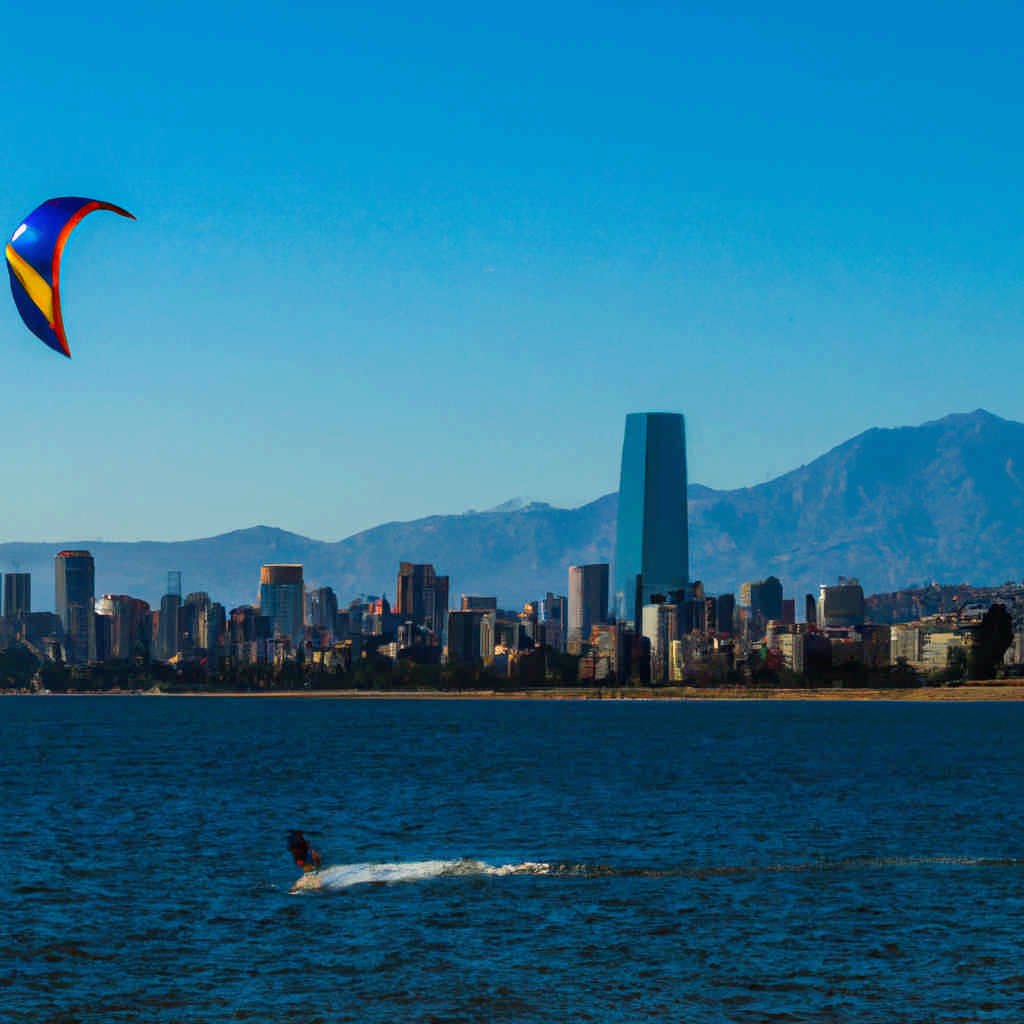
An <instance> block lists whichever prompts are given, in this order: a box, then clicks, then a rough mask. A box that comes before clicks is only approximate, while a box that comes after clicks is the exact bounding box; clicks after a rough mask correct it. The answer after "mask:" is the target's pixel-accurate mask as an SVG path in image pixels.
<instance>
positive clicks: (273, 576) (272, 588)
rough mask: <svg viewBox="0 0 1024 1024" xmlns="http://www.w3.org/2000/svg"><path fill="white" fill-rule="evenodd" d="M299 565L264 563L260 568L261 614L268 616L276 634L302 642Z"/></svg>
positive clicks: (301, 590)
mask: <svg viewBox="0 0 1024 1024" xmlns="http://www.w3.org/2000/svg"><path fill="white" fill-rule="evenodd" d="M305 603H306V600H305V594H304V592H303V583H302V566H301V565H299V564H295V563H292V564H284V565H264V566H263V568H262V569H261V570H260V614H261V615H265V616H266V617H267V618H268V619H270V623H271V628H272V629H273V632H274V635H275V636H281V637H291V640H292V643H293V645H298V644H301V643H302V639H303V636H302V634H303V630H304V627H305V611H306V609H305Z"/></svg>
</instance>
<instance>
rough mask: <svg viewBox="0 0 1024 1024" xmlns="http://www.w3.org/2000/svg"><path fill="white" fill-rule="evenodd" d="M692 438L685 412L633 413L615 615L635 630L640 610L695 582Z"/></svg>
mask: <svg viewBox="0 0 1024 1024" xmlns="http://www.w3.org/2000/svg"><path fill="white" fill-rule="evenodd" d="M687 531H688V527H687V512H686V434H685V424H684V421H683V417H682V415H681V414H679V413H664V412H645V413H630V414H629V415H628V416H627V417H626V429H625V434H624V436H623V442H622V468H621V473H620V476H619V511H618V523H617V527H616V536H615V614H616V617H617V618H618V619H619V621H621V622H624V623H626V624H629V625H632V626H633V628H634V629H635V628H636V627H637V625H638V619H639V618H640V609H642V608H643V607H644V605H647V604H651V603H652V599H653V598H654V596H655V595H662V599H663V600H665V599H667V598H669V597H671V596H672V595H673V594H677V593H680V592H683V591H685V589H686V586H687V584H688V582H689V548H688V543H689V542H688V532H687Z"/></svg>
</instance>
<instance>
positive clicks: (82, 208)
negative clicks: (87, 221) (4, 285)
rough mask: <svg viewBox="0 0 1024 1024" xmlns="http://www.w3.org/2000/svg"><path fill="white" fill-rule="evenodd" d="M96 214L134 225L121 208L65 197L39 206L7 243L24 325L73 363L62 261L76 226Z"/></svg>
mask: <svg viewBox="0 0 1024 1024" xmlns="http://www.w3.org/2000/svg"><path fill="white" fill-rule="evenodd" d="M94 210H109V211H110V212H111V213H117V214H120V215H121V216H122V217H128V218H130V219H131V220H135V218H134V217H133V216H132V215H131V214H130V213H129V212H128V211H127V210H122V209H121V207H120V206H114V205H113V204H112V203H103V202H100V201H99V200H98V199H82V198H81V197H79V196H61V197H59V198H57V199H47V200H46V202H45V203H43V204H42V205H41V206H37V207H36V208H35V209H34V210H33V211H32V212H31V213H30V214H29V215H28V216H27V217H26V218H25V219H24V221H22V223H21V225H20V226H19V227H18V229H17V230H16V231H15V232H14V234H13V235H12V236H11V240H10V241H9V242H8V243H7V250H6V255H7V270H8V272H9V273H10V277H11V293H12V294H13V295H14V304H15V305H16V306H17V307H18V312H19V313H20V314H21V319H22V320H24V321H25V326H26V327H27V328H28V329H29V330H30V331H31V332H32V333H33V334H34V335H35V336H36V337H37V338H39V339H40V341H43V342H45V343H46V344H47V345H49V346H50V348H52V349H53V350H54V351H55V352H60V353H61V354H62V355H65V356H67V357H68V358H69V359H70V358H71V349H70V348H69V347H68V339H67V337H66V336H65V334H64V319H63V317H62V316H61V309H60V258H61V254H62V253H63V251H64V243H65V242H67V240H68V236H69V235H70V234H71V232H72V230H73V229H74V227H75V225H76V224H78V222H79V221H80V220H81V219H82V218H83V217H85V216H87V215H88V214H90V213H92V212H93V211H94Z"/></svg>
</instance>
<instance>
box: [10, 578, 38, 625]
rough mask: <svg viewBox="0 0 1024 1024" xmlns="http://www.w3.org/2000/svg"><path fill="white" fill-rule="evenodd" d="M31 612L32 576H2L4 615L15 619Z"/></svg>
mask: <svg viewBox="0 0 1024 1024" xmlns="http://www.w3.org/2000/svg"><path fill="white" fill-rule="evenodd" d="M31 611H32V575H31V573H27V572H9V573H7V574H6V575H5V576H4V615H6V616H8V617H10V618H15V617H16V616H18V615H28V614H29V613H30V612H31Z"/></svg>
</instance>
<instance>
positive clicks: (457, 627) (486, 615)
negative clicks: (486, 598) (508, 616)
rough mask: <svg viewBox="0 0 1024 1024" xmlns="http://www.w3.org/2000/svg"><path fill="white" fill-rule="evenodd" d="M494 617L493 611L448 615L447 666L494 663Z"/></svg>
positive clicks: (457, 612) (455, 612)
mask: <svg viewBox="0 0 1024 1024" xmlns="http://www.w3.org/2000/svg"><path fill="white" fill-rule="evenodd" d="M495 625H496V615H495V613H494V612H493V611H452V612H449V613H448V622H447V636H448V646H447V651H448V656H447V659H446V660H447V662H448V664H454V663H456V662H461V663H466V664H471V665H490V664H491V662H492V661H494V637H495Z"/></svg>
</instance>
